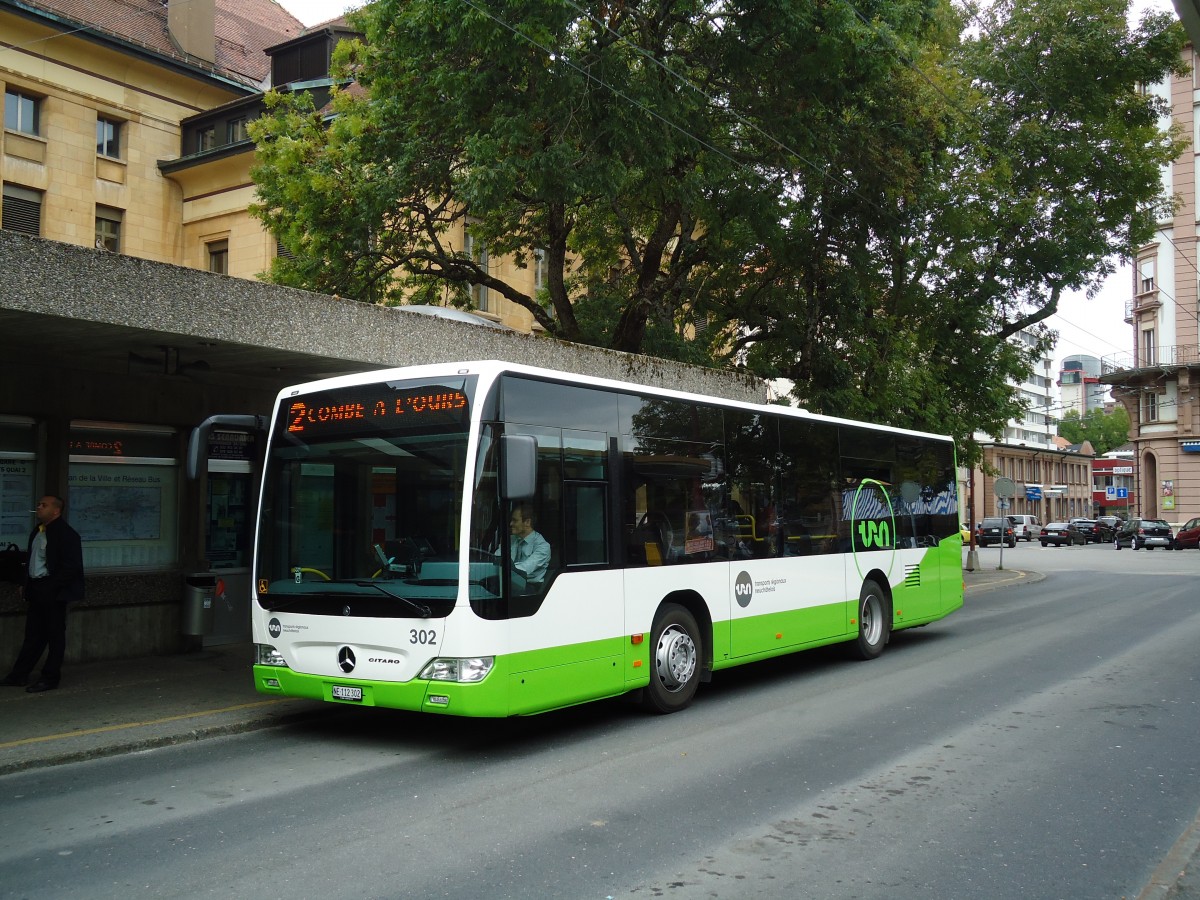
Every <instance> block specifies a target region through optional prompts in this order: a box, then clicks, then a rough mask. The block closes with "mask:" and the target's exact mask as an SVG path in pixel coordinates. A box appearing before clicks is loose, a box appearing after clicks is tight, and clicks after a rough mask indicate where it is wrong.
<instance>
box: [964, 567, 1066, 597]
mask: <svg viewBox="0 0 1200 900" xmlns="http://www.w3.org/2000/svg"><path fill="white" fill-rule="evenodd" d="M983 572H989V573H991V572H998V573H1000V574H997V575H988V580H987V581H981V582H977V583H975V584H972V583H971V579H972V578H978V577H979V576H980V573H983ZM1045 578H1046V576H1045V575H1043V574H1042V573H1041V572H1027V571H1024V570H1022V569H976V570H975V571H974V572H972V571H970V570H969V569H963V582H964V591H965V592H966V593H976V594H978V593H985V592H987V591H992V590H995V589H997V588H1002V587H1008V586H1009V585H1013V584H1016V583H1017V582H1027V583H1029V584H1036V583H1037V582H1039V581H1044V580H1045Z"/></svg>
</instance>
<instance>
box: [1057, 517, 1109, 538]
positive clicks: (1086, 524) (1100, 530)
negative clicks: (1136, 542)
mask: <svg viewBox="0 0 1200 900" xmlns="http://www.w3.org/2000/svg"><path fill="white" fill-rule="evenodd" d="M1067 525H1068V526H1069V527H1070V529H1071V531H1072V532H1074V533H1075V534H1077V535H1078V536H1079V537H1080V538H1081V540H1080V541H1078V543H1080V544H1099V543H1101V542H1102V541H1106V540H1111V539H1112V535H1111V534H1109V533H1108V530H1107V529H1106V528H1104V527H1103V526H1102V525H1101V524H1100V523H1099V522H1097V521H1096V520H1095V519H1079V518H1075V519H1072V520H1071V521H1070V522H1068V523H1067Z"/></svg>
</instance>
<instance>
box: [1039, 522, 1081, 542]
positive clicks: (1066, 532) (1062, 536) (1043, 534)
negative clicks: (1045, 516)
mask: <svg viewBox="0 0 1200 900" xmlns="http://www.w3.org/2000/svg"><path fill="white" fill-rule="evenodd" d="M1038 539H1039V540H1040V541H1041V542H1042V546H1043V547H1047V546H1049V545H1050V544H1054V546H1056V547H1061V546H1062V545H1063V544H1072V543H1075V542H1076V541H1075V535H1074V534H1073V533H1072V532H1071V529H1070V527H1069V526H1068V525H1067V523H1066V522H1049V523H1047V524H1046V525H1043V526H1042V530H1041V531H1040V532H1039V533H1038ZM1080 543H1082V542H1080Z"/></svg>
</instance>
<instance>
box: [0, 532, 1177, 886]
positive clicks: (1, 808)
mask: <svg viewBox="0 0 1200 900" xmlns="http://www.w3.org/2000/svg"><path fill="white" fill-rule="evenodd" d="M979 553H980V561H981V565H982V566H995V565H998V564H999V560H1000V557H999V551H998V550H997V549H996V548H988V549H986V550H981V551H979ZM1004 566H1005V567H1006V568H1032V569H1037V570H1039V571H1042V572H1044V573H1045V574H1046V577H1045V578H1044V579H1043V580H1040V581H1037V582H1034V583H1025V584H1021V585H1017V586H1015V587H1002V588H997V589H995V590H991V591H987V592H982V593H980V594H979V595H978V596H977V597H975V598H974V599H972V600H971V602H970V603H969V606H968V607H967V608H966V609H964V610H963V611H961V612H959V613H958V614H956V615H955V616H953V617H951V618H950V619H947V620H945V621H944V622H941V623H938V624H936V625H933V626H930V627H928V628H924V629H919V630H916V631H913V632H904V633H900V634H897V635H896V636H895V637H894V638H893V642H892V644H891V646H890V647H889V648H888V651H887V652H886V653H885V654H884V656H883V657H881V658H880V659H879V660H876V661H874V662H870V663H855V662H848V661H846V660H845V658H844V656H843V654H842V653H841V652H840V651H838V650H836V649H825V650H819V651H814V652H811V653H808V654H804V655H800V656H795V657H789V658H785V659H782V660H776V661H772V662H769V663H764V664H760V665H755V666H751V667H745V668H742V669H739V670H735V671H732V672H727V673H718V676H717V678H716V680H715V681H714V682H713V683H712V684H710V685H706V686H704V687H703V688H702V689H701V693H700V695H699V697H698V699H697V702H696V704H695V705H694V706H693V707H692V708H691V709H690V710H688V711H686V712H684V713H682V714H678V715H674V716H667V717H649V716H646V715H644V714H642V713H641V712H640V711H638V710H636V709H635V708H633V707H630V706H628V705H626V704H623V703H619V702H612V703H602V704H592V705H590V706H586V707H580V708H577V709H574V710H568V711H566V712H563V713H556V714H551V715H546V716H540V717H536V718H531V719H527V720H516V721H510V722H487V721H484V722H471V721H461V720H454V719H438V718H430V717H422V716H417V715H410V714H400V713H390V712H386V711H380V710H370V709H361V710H360V709H349V710H345V709H341V708H338V709H331V710H330V713H329V715H328V716H327V717H325V718H322V719H320V720H318V721H315V722H310V723H307V724H305V725H302V726H290V727H286V728H280V729H273V730H269V731H261V732H255V733H251V734H247V735H242V736H237V737H229V738H219V739H213V740H209V741H204V742H200V743H195V744H188V745H182V746H178V747H170V748H164V749H161V750H156V751H151V752H146V753H140V754H133V755H129V756H123V757H116V758H110V759H101V760H94V761H90V762H85V763H77V764H71V765H66V766H59V767H55V768H52V769H41V770H35V771H30V772H26V773H17V774H13V775H9V776H6V777H4V778H2V779H0V897H74V896H88V897H89V898H102V897H117V896H120V897H129V896H155V897H170V896H200V895H213V896H229V897H234V896H236V897H246V896H253V897H255V898H267V897H288V898H297V897H314V896H338V897H406V898H407V897H412V898H427V897H441V896H444V897H463V898H466V897H470V898H488V900H493V898H495V900H498V898H508V897H513V898H516V897H520V898H529V897H564V898H593V897H594V898H602V900H603V898H608V897H668V898H699V897H721V898H741V897H772V898H778V897H812V898H843V897H844V898H851V897H854V898H885V897H886V898H889V900H890V898H897V897H920V898H930V900H934V898H963V897H987V898H1009V897H1011V898H1018V897H1019V898H1022V900H1025V898H1051V897H1070V898H1075V897H1079V898H1108V897H1112V898H1119V897H1131V898H1132V897H1137V896H1138V894H1139V892H1140V891H1141V890H1142V889H1143V888H1144V886H1145V885H1146V884H1147V882H1148V879H1149V878H1150V875H1151V873H1152V872H1153V871H1154V869H1155V868H1156V867H1157V866H1158V865H1159V863H1160V862H1161V861H1162V860H1163V858H1164V856H1165V855H1166V854H1167V852H1168V851H1169V850H1170V848H1171V847H1172V845H1173V844H1174V843H1175V842H1176V840H1177V839H1178V838H1179V836H1180V834H1181V833H1182V832H1183V831H1184V829H1185V828H1187V827H1188V826H1189V825H1190V824H1191V823H1192V822H1193V821H1194V820H1195V818H1196V816H1197V813H1198V812H1200V742H1198V741H1197V739H1196V737H1197V735H1200V588H1198V584H1200V582H1198V581H1197V575H1200V553H1197V552H1194V551H1193V552H1183V553H1169V552H1166V551H1153V552H1147V551H1138V552H1136V553H1134V552H1132V551H1129V550H1125V551H1121V552H1120V553H1116V552H1114V551H1113V550H1112V548H1111V547H1107V546H1089V547H1074V548H1061V549H1058V548H1045V549H1043V548H1041V547H1039V546H1038V545H1036V544H1033V545H1030V546H1026V545H1021V546H1020V547H1018V548H1017V549H1016V550H1009V549H1005V551H1004Z"/></svg>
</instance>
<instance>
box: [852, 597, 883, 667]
mask: <svg viewBox="0 0 1200 900" xmlns="http://www.w3.org/2000/svg"><path fill="white" fill-rule="evenodd" d="M891 626H892V615H891V604H890V603H888V599H887V594H885V593H884V592H883V588H881V587H880V586H879V585H878V584H877V583H876V582H875V581H874V580H873V579H871V578H868V579H867V580H866V581H864V582H863V586H862V590H861V591H859V594H858V639H857V640H855V642H854V654H855V656H857V657H858V658H859V659H874V658H875V657H877V656H878V655H879V654H880V653H882V652H883V648H884V647H886V646H887V642H888V636H889V635H890V634H891V631H892V627H891Z"/></svg>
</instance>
